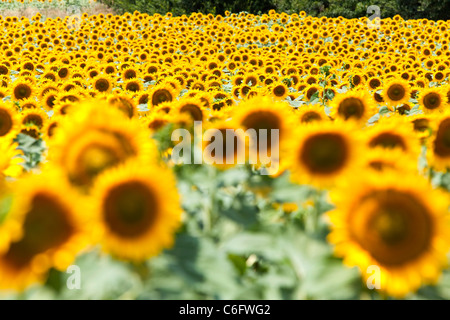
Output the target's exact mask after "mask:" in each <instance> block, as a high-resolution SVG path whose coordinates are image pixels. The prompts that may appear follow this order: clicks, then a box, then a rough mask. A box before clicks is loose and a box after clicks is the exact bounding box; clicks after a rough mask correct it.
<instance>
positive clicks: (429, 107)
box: [418, 87, 448, 113]
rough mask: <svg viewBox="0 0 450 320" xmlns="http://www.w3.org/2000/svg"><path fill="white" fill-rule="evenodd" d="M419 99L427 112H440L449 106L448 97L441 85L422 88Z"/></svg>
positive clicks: (421, 106) (422, 107)
mask: <svg viewBox="0 0 450 320" xmlns="http://www.w3.org/2000/svg"><path fill="white" fill-rule="evenodd" d="M418 100H419V105H420V108H421V109H422V110H423V111H424V112H425V113H432V112H440V111H442V110H444V109H446V107H447V106H448V103H447V101H446V100H447V97H446V96H445V94H444V92H443V91H442V90H441V89H440V88H439V87H435V88H428V89H425V90H422V91H421V92H420V93H419V98H418Z"/></svg>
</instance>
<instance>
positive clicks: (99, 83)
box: [92, 76, 113, 93]
mask: <svg viewBox="0 0 450 320" xmlns="http://www.w3.org/2000/svg"><path fill="white" fill-rule="evenodd" d="M92 87H93V88H94V89H95V90H97V91H99V92H106V93H109V92H111V90H112V87H113V83H112V79H110V78H109V77H102V76H98V77H96V78H94V79H93V80H92Z"/></svg>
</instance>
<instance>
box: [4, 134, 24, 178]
mask: <svg viewBox="0 0 450 320" xmlns="http://www.w3.org/2000/svg"><path fill="white" fill-rule="evenodd" d="M18 146H19V145H18V144H17V143H10V142H9V141H8V140H4V139H1V140H0V153H1V154H2V157H1V160H0V175H1V176H3V177H14V178H16V177H18V176H19V175H20V174H21V173H22V172H23V167H22V166H21V165H20V164H21V163H22V162H23V158H21V156H22V155H23V152H22V151H21V150H19V149H18V148H17V147H18Z"/></svg>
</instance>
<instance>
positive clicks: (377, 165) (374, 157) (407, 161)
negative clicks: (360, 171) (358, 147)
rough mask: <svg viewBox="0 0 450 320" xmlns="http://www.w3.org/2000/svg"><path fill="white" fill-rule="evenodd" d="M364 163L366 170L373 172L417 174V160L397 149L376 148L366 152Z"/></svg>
mask: <svg viewBox="0 0 450 320" xmlns="http://www.w3.org/2000/svg"><path fill="white" fill-rule="evenodd" d="M364 161H365V163H366V165H367V168H370V169H372V170H375V171H385V170H396V171H398V172H415V173H417V172H418V166H417V164H418V159H415V158H414V157H412V156H411V155H409V154H406V153H404V152H402V151H401V150H399V149H381V148H376V149H369V150H366V152H365V155H364Z"/></svg>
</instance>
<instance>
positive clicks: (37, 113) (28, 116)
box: [21, 108, 48, 129]
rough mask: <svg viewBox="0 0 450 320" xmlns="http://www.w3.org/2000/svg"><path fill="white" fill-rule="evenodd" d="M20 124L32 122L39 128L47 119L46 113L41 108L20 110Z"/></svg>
mask: <svg viewBox="0 0 450 320" xmlns="http://www.w3.org/2000/svg"><path fill="white" fill-rule="evenodd" d="M21 116H22V125H28V124H34V125H35V126H37V127H38V128H39V129H41V128H42V127H43V126H44V125H45V122H46V121H47V120H48V115H47V114H46V113H45V111H43V110H41V109H37V108H36V109H28V110H25V111H23V112H22V114H21Z"/></svg>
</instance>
